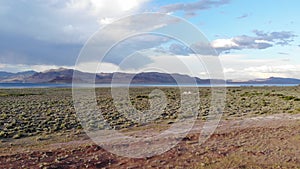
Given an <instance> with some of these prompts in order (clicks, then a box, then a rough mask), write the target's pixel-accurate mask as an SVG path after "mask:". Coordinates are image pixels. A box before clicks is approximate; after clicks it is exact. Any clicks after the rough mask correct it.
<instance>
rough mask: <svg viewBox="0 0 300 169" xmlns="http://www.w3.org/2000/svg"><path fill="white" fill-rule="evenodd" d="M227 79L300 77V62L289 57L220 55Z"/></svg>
mask: <svg viewBox="0 0 300 169" xmlns="http://www.w3.org/2000/svg"><path fill="white" fill-rule="evenodd" d="M220 60H221V61H222V63H223V67H224V73H225V76H226V78H227V79H239V80H249V79H254V78H269V77H289V78H300V64H298V63H294V62H293V61H292V60H289V59H282V58H274V59H249V58H248V57H247V56H245V55H232V54H229V55H223V56H221V57H220Z"/></svg>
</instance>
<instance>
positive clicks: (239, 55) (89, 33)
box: [0, 0, 300, 80]
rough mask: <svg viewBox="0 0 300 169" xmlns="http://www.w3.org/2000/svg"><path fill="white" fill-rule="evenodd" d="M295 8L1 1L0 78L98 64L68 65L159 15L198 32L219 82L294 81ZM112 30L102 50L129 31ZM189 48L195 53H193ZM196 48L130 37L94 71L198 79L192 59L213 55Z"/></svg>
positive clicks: (293, 2) (299, 60)
mask: <svg viewBox="0 0 300 169" xmlns="http://www.w3.org/2000/svg"><path fill="white" fill-rule="evenodd" d="M299 6H300V1H299V0H286V1H283V0H275V1H274V0H251V1H245V0H184V1H183V0H172V1H171V0H164V1H159V0H126V1H124V0H65V1H61V0H47V1H43V0H20V1H11V0H1V1H0V22H1V26H0V37H1V41H0V71H9V72H19V71H27V70H35V71H45V70H48V69H54V68H59V67H65V68H75V67H76V68H79V69H80V70H82V71H90V70H92V69H90V68H91V67H96V66H97V65H98V64H99V61H96V60H93V61H92V60H90V61H87V62H82V63H80V64H78V63H77V64H78V65H75V64H76V61H77V59H78V56H79V54H80V51H82V48H83V47H84V45H85V44H86V43H87V41H88V40H89V39H90V38H92V37H93V36H95V32H97V31H99V30H101V29H103V28H105V27H109V25H110V24H113V23H115V22H118V20H119V19H120V18H123V17H126V16H130V15H133V14H141V13H145V12H159V13H164V14H167V15H169V16H176V17H180V18H183V19H184V20H185V21H186V22H189V23H191V24H193V25H194V26H195V27H196V28H197V29H198V30H199V31H201V32H202V34H203V35H204V36H205V38H206V39H207V41H208V43H209V45H210V47H211V48H213V49H214V51H215V52H216V54H217V55H218V56H217V57H218V58H219V60H220V62H221V63H222V66H223V71H224V74H225V77H226V78H227V79H239V80H241V79H253V78H268V77H290V78H300V57H299V56H298V55H299V53H300V37H299V36H300V29H299V28H300V19H299V17H298V16H300V10H299V9H298V8H299ZM166 22H168V24H173V23H174V22H176V21H174V20H173V21H172V20H168V21H166ZM152 23H153V21H151V18H144V19H143V20H141V21H140V22H138V23H135V25H136V26H138V27H140V26H141V27H142V28H144V27H145V26H148V27H147V28H150V27H153V28H152V29H147V30H151V31H153V30H157V27H155V25H151V24H152ZM126 24H127V23H124V24H123V25H126ZM177 24H178V28H177V29H180V28H181V27H180V25H179V21H178V22H177ZM156 26H157V25H156ZM124 27H126V26H124ZM154 27H155V28H154ZM130 28H132V27H126V29H130ZM119 29H122V30H119ZM119 29H118V30H117V29H116V30H115V29H110V30H109V31H110V32H108V33H107V34H106V35H105V36H103V39H105V41H107V44H108V42H111V41H110V40H113V39H114V38H116V36H117V38H118V35H119V34H118V33H120V32H121V33H122V32H123V33H124V32H126V31H132V30H126V31H125V28H123V26H122V27H120V28H119ZM165 29H167V30H165V31H166V32H171V33H172V31H174V30H171V28H169V27H165ZM182 32H184V33H186V32H185V31H184V30H182ZM187 34H188V32H187ZM120 37H121V35H120ZM196 38H198V39H201V38H200V37H196ZM192 47H194V48H197V49H199V48H201V51H202V52H199V53H197V52H196V53H194V52H192V51H191V50H190V49H191V48H192ZM203 48H204V47H203V45H202V46H201V44H200V43H196V42H195V44H191V45H190V46H189V45H187V44H185V43H183V42H181V41H178V40H176V39H172V38H170V37H166V36H161V35H153V34H144V35H140V36H135V37H130V38H128V39H125V40H123V41H120V42H119V43H118V44H116V45H115V46H114V47H113V48H112V50H111V51H109V52H108V53H107V54H106V55H105V58H104V59H103V60H101V64H100V65H101V66H100V67H101V68H100V70H99V71H101V72H113V71H124V72H141V71H162V72H164V71H165V72H172V73H182V74H189V75H193V76H198V77H202V78H205V77H207V71H205V65H204V66H203V65H202V64H201V63H199V61H196V60H197V57H198V55H201V57H203V58H209V57H213V56H209V55H208V54H207V52H206V53H205V50H204V49H203ZM101 54H102V53H101ZM197 54H198V55H197ZM178 65H184V66H178ZM190 70H192V71H190ZM190 72H193V73H190Z"/></svg>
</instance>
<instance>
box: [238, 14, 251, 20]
mask: <svg viewBox="0 0 300 169" xmlns="http://www.w3.org/2000/svg"><path fill="white" fill-rule="evenodd" d="M248 16H249V15H248V14H244V15H241V16H239V17H237V19H244V18H247V17H248Z"/></svg>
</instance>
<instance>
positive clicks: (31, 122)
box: [0, 87, 300, 139]
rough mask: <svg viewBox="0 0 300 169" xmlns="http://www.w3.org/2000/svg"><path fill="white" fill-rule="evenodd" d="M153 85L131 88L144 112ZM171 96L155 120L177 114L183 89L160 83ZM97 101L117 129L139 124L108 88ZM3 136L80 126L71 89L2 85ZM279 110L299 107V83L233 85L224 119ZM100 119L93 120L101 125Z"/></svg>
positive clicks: (206, 98)
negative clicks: (117, 102) (24, 87)
mask: <svg viewBox="0 0 300 169" xmlns="http://www.w3.org/2000/svg"><path fill="white" fill-rule="evenodd" d="M153 89H154V88H132V89H131V90H130V101H131V103H132V105H134V106H135V108H136V109H138V110H140V111H141V112H143V111H146V110H147V109H149V107H150V104H149V98H150V97H151V96H150V95H149V94H150V93H151V91H153ZM160 90H162V91H163V92H164V93H165V94H166V96H167V107H166V109H165V110H164V112H162V113H161V114H160V115H159V116H158V118H157V119H156V122H159V121H164V120H169V122H172V120H176V118H177V114H178V111H179V107H180V93H179V91H178V90H177V89H176V88H160ZM199 94H200V96H201V103H199V104H200V106H199V107H200V108H199V119H202V120H205V117H206V116H207V114H208V112H209V107H210V99H211V98H210V95H211V90H210V89H209V88H199ZM96 95H97V102H98V106H99V108H100V109H101V111H102V113H103V116H104V118H105V119H106V120H107V122H108V123H109V124H110V126H112V127H113V128H115V129H123V128H128V127H135V126H140V125H142V124H139V123H137V122H135V121H132V120H128V119H127V118H126V116H124V114H122V112H118V111H117V108H116V107H115V106H114V103H113V99H112V97H111V90H110V89H109V88H100V89H97V90H96ZM0 100H1V101H0V139H6V138H14V139H18V138H22V137H28V136H34V135H39V134H50V133H55V132H67V131H69V130H71V129H76V130H77V129H78V130H81V129H82V127H81V125H80V123H79V122H78V119H77V116H76V113H75V109H74V106H73V100H72V91H71V89H1V90H0ZM278 113H291V114H296V113H300V87H241V88H228V89H227V97H226V107H225V109H224V113H223V119H236V118H243V117H252V116H258V115H269V114H278ZM96 122H97V119H96V120H95V119H90V121H89V125H90V126H91V127H94V128H95V127H96V128H99V129H101V128H104V127H107V126H105V125H99V124H98V123H96Z"/></svg>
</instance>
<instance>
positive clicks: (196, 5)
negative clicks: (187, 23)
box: [161, 0, 230, 16]
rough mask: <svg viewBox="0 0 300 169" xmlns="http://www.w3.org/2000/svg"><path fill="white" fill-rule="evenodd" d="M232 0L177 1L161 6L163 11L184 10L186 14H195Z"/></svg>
mask: <svg viewBox="0 0 300 169" xmlns="http://www.w3.org/2000/svg"><path fill="white" fill-rule="evenodd" d="M229 1H230V0H219V1H215V0H200V1H196V2H191V3H176V4H170V5H166V6H163V7H161V12H166V13H168V12H176V11H183V12H184V13H185V15H186V16H194V15H195V13H196V12H197V11H200V10H206V9H210V8H213V7H218V6H221V5H225V4H228V3H229Z"/></svg>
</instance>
